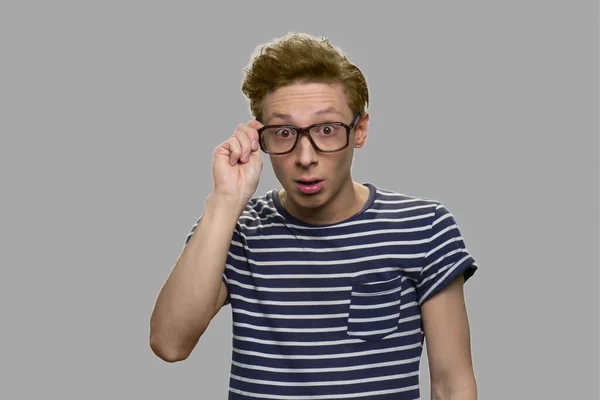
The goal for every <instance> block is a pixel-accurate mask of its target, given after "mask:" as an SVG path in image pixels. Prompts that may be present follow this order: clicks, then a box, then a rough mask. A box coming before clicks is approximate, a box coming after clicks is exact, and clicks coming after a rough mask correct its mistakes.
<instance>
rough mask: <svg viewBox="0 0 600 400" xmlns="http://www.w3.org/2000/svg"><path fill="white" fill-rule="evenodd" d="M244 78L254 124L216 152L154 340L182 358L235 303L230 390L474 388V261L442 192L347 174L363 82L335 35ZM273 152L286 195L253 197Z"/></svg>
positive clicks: (288, 51) (293, 395)
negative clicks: (430, 193)
mask: <svg viewBox="0 0 600 400" xmlns="http://www.w3.org/2000/svg"><path fill="white" fill-rule="evenodd" d="M246 72H247V75H246V78H245V81H244V84H243V87H242V89H243V91H244V93H245V94H246V95H247V96H248V98H249V99H250V105H251V109H252V113H253V115H254V116H255V119H253V120H251V121H250V122H248V123H247V124H240V125H239V126H238V127H237V129H235V132H234V133H233V135H232V136H231V137H230V138H229V139H228V140H226V141H224V142H223V143H222V144H221V145H219V146H218V147H217V148H216V149H215V151H214V157H213V164H212V168H213V178H214V186H213V190H212V192H211V193H210V195H209V196H208V197H207V199H206V202H205V208H204V210H203V213H202V215H201V217H200V218H199V220H198V221H197V222H196V224H195V225H194V226H193V227H192V229H191V231H190V232H189V234H188V236H187V238H186V240H185V244H184V247H183V251H182V253H181V255H180V256H179V258H178V260H177V262H176V265H175V267H174V269H173V271H172V273H171V274H170V276H169V278H168V279H167V281H166V283H165V285H164V287H163V288H162V290H161V292H160V294H159V297H158V299H157V302H156V305H155V308H154V311H153V314H152V318H151V332H150V345H151V348H152V350H153V351H154V352H155V353H156V354H157V355H158V356H159V357H160V358H162V359H164V360H166V361H169V362H175V361H180V360H184V359H186V358H187V357H188V356H189V354H190V353H191V352H192V350H193V349H194V347H195V345H196V343H197V342H198V340H199V338H200V337H201V336H202V334H203V332H204V331H205V330H206V328H207V327H208V325H209V323H210V321H211V320H212V318H213V317H214V316H215V315H216V313H217V312H219V310H220V309H221V308H222V307H223V306H224V305H227V304H229V305H231V310H232V318H233V355H232V366H231V376H230V388H229V398H230V399H346V398H347V399H395V400H400V399H407V400H408V399H418V398H419V395H420V394H419V363H420V359H421V353H422V349H423V341H424V340H425V341H426V343H427V350H428V351H427V353H428V354H427V356H428V361H429V366H430V377H431V384H430V386H431V393H432V398H434V399H453V400H454V399H456V400H458V399H460V400H472V399H476V398H477V390H476V381H475V376H474V372H473V367H472V361H471V351H470V334H469V324H468V318H467V313H466V307H465V300H464V295H463V283H464V281H465V280H466V279H468V278H469V277H470V276H471V275H472V274H473V273H474V272H475V270H476V269H477V264H476V263H475V260H474V259H473V258H472V256H471V255H470V254H469V253H468V252H467V249H466V246H465V243H464V241H463V240H462V237H461V233H460V231H459V228H458V226H457V223H456V221H455V219H454V217H453V215H452V214H451V212H450V211H449V210H448V209H447V208H446V207H445V206H444V205H443V204H442V203H440V202H439V201H436V200H433V199H429V198H418V197H413V196H409V195H406V194H401V193H396V192H393V191H390V190H386V189H383V188H380V187H378V186H376V185H375V184H373V183H364V184H360V183H357V182H354V181H353V179H352V175H351V166H352V158H353V152H354V149H357V148H361V147H363V146H364V145H365V143H366V141H367V136H368V131H369V114H368V113H367V112H366V107H367V105H368V99H369V98H368V90H367V84H366V81H365V79H364V77H363V75H362V73H361V72H360V70H359V69H358V68H357V67H355V66H354V65H352V64H351V63H350V62H349V61H348V60H347V59H346V57H345V56H344V55H343V53H341V51H338V50H337V49H336V48H334V47H333V46H331V45H330V43H329V42H328V41H327V40H318V39H316V38H313V37H310V36H308V35H301V34H290V35H288V36H287V37H285V38H282V39H280V40H277V41H275V42H273V43H271V44H270V45H268V46H266V47H265V48H263V49H262V51H261V52H260V53H259V54H257V56H256V57H255V58H254V60H253V63H252V65H251V67H250V68H249V69H248V70H247V71H246ZM261 152H263V153H266V154H268V155H269V157H270V160H271V163H272V165H273V169H274V172H275V175H276V176H277V178H278V180H279V182H280V183H281V185H282V189H280V190H271V191H269V192H267V193H266V194H263V195H260V196H255V197H253V196H254V193H255V191H256V189H257V185H258V182H259V177H260V174H261V171H262V167H263V164H262V158H261Z"/></svg>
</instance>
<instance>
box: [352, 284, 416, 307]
mask: <svg viewBox="0 0 600 400" xmlns="http://www.w3.org/2000/svg"><path fill="white" fill-rule="evenodd" d="M413 290H414V289H413ZM401 301H402V300H401V299H400V300H396V301H390V302H388V303H383V304H365V305H358V304H350V309H351V310H352V309H356V310H371V309H376V308H384V307H389V306H395V305H398V304H400V302H401Z"/></svg>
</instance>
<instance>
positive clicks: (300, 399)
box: [229, 385, 419, 400]
mask: <svg viewBox="0 0 600 400" xmlns="http://www.w3.org/2000/svg"><path fill="white" fill-rule="evenodd" d="M417 389H419V385H414V386H406V387H403V388H400V389H388V390H375V391H372V392H363V393H350V394H326V395H310V396H284V395H279V394H263V393H253V392H247V391H245V390H239V389H234V388H229V390H230V391H231V392H233V393H237V394H240V395H243V396H249V397H258V398H259V399H278V400H307V399H314V400H320V399H327V400H329V399H350V398H353V397H363V396H375V395H380V394H391V393H400V392H407V391H409V390H417ZM415 400H418V399H415Z"/></svg>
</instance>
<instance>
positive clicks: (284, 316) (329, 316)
mask: <svg viewBox="0 0 600 400" xmlns="http://www.w3.org/2000/svg"><path fill="white" fill-rule="evenodd" d="M232 312H234V313H238V314H245V315H250V316H251V317H257V318H280V319H335V318H347V317H348V313H341V314H310V315H308V314H307V315H303V314H264V313H259V312H253V311H247V310H243V309H240V308H236V307H232Z"/></svg>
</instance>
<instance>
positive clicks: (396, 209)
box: [365, 204, 435, 214]
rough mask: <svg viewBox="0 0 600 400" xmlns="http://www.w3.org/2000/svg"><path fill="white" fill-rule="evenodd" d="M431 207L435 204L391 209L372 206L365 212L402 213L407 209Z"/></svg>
mask: <svg viewBox="0 0 600 400" xmlns="http://www.w3.org/2000/svg"><path fill="white" fill-rule="evenodd" d="M431 207H435V204H427V205H424V206H414V207H407V208H394V209H391V210H378V209H375V208H370V209H368V210H366V211H365V213H377V214H381V213H401V212H406V211H413V210H420V209H423V208H431Z"/></svg>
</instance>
